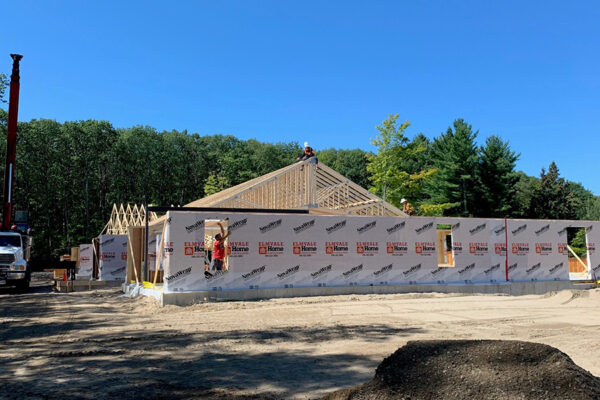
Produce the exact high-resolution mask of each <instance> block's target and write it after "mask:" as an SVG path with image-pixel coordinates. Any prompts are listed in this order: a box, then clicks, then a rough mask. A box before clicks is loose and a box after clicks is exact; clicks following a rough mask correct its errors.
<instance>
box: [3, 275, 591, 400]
mask: <svg viewBox="0 0 600 400" xmlns="http://www.w3.org/2000/svg"><path fill="white" fill-rule="evenodd" d="M33 285H34V287H33V288H32V291H31V292H30V293H28V294H17V293H14V292H13V291H11V290H8V289H0V382H2V385H0V386H1V388H0V398H9V399H12V398H14V399H23V398H40V399H46V398H61V399H65V398H85V399H109V398H124V399H141V398H144V399H151V398H169V399H188V398H237V397H241V398H247V397H250V398H301V399H304V398H317V397H319V396H323V395H325V394H327V393H328V392H331V391H333V390H336V389H339V388H344V387H350V386H353V385H356V384H359V383H362V382H366V381H368V380H370V379H371V378H372V377H373V374H374V373H375V368H376V367H377V365H378V364H379V363H380V362H381V361H382V360H383V359H384V358H385V357H387V356H389V355H390V354H391V353H393V352H394V351H396V350H397V349H398V348H399V347H401V346H403V345H404V344H406V342H407V341H409V340H425V339H435V340H446V339H511V340H525V341H532V342H539V343H544V344H548V345H551V346H554V347H556V348H558V349H559V350H561V351H563V352H565V353H566V354H567V355H569V356H570V357H571V358H572V359H573V361H574V362H575V363H576V364H577V365H579V366H580V367H582V368H584V369H586V370H588V371H589V372H591V373H592V374H593V375H595V376H600V340H599V339H598V332H600V289H594V290H589V291H563V292H558V293H550V294H547V295H541V296H540V295H531V296H518V297H510V296H503V295H498V296H495V295H448V294H435V293H434V294H399V295H356V296H352V295H350V296H333V297H311V298H294V299H274V300H267V301H253V302H222V303H209V304H198V305H194V306H190V307H175V306H168V307H164V308H161V307H159V306H158V303H157V302H156V300H154V299H151V298H144V297H138V298H135V299H130V298H125V297H121V293H120V292H119V291H118V290H116V289H104V290H98V291H94V292H79V293H69V294H59V293H53V292H52V291H51V288H50V286H49V285H50V282H49V280H48V276H47V275H44V274H36V279H35V281H34V282H33Z"/></svg>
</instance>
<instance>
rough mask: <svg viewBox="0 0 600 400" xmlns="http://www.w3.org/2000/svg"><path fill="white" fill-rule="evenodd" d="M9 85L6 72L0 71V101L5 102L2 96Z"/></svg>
mask: <svg viewBox="0 0 600 400" xmlns="http://www.w3.org/2000/svg"><path fill="white" fill-rule="evenodd" d="M8 86H9V82H8V78H7V77H6V74H1V73H0V103H6V100H5V99H4V96H5V95H6V89H7V88H8Z"/></svg>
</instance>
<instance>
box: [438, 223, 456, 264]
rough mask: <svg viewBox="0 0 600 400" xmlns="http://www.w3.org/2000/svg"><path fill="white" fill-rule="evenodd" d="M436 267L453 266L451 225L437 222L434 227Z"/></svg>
mask: <svg viewBox="0 0 600 400" xmlns="http://www.w3.org/2000/svg"><path fill="white" fill-rule="evenodd" d="M436 248H437V257H438V267H454V266H455V264H454V251H453V247H452V225H450V224H438V225H437V229H436Z"/></svg>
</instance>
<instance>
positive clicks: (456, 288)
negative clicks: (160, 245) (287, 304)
mask: <svg viewBox="0 0 600 400" xmlns="http://www.w3.org/2000/svg"><path fill="white" fill-rule="evenodd" d="M593 287H595V285H594V284H575V283H573V282H569V281H567V282H565V281H549V282H512V283H501V284H486V285H381V286H332V287H305V288H277V289H252V290H248V289H246V290H223V291H196V292H181V293H163V292H162V291H161V290H160V289H143V288H142V289H139V288H136V287H135V285H123V291H124V292H125V293H126V294H129V295H137V294H141V295H145V296H152V297H155V298H157V299H158V300H159V301H160V303H161V305H162V306H165V305H177V306H188V305H192V304H196V303H202V302H206V301H224V300H225V301H227V300H260V299H271V298H285V297H310V296H334V295H344V294H397V293H434V292H435V293H465V294H506V295H511V296H521V295H528V294H543V293H548V292H553V291H559V290H567V289H578V290H583V289H590V288H593Z"/></svg>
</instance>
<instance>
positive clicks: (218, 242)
mask: <svg viewBox="0 0 600 400" xmlns="http://www.w3.org/2000/svg"><path fill="white" fill-rule="evenodd" d="M217 225H219V228H221V233H217V234H216V235H215V241H214V243H213V253H212V259H213V262H212V264H213V266H212V269H214V270H217V271H223V270H224V269H225V262H224V260H225V239H227V238H228V237H229V235H230V234H231V232H227V233H225V229H223V224H221V222H220V221H219V222H217Z"/></svg>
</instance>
